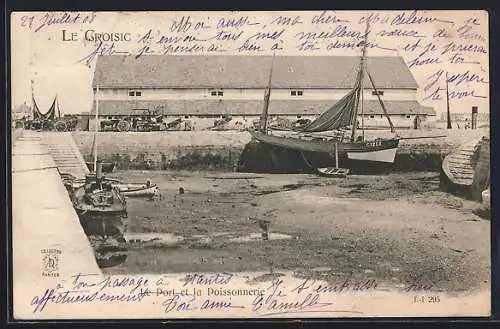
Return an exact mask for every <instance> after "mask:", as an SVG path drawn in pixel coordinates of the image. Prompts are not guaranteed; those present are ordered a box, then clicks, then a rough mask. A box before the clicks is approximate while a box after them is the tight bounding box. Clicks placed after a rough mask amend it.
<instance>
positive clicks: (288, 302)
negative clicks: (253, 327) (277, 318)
mask: <svg viewBox="0 0 500 329" xmlns="http://www.w3.org/2000/svg"><path fill="white" fill-rule="evenodd" d="M283 289H284V288H283V281H282V280H281V279H276V280H274V281H273V282H272V283H271V285H270V287H269V288H268V289H267V293H266V294H263V295H259V296H257V297H256V298H255V299H254V300H253V302H252V311H253V312H257V313H259V314H260V315H261V316H272V315H278V314H293V313H308V312H332V310H331V309H328V308H326V307H327V306H332V305H333V303H324V302H321V301H320V294H319V293H309V294H303V295H299V294H292V295H290V296H288V295H286V294H285V293H284V290H283Z"/></svg>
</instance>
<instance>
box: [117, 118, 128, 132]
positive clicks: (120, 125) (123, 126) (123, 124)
mask: <svg viewBox="0 0 500 329" xmlns="http://www.w3.org/2000/svg"><path fill="white" fill-rule="evenodd" d="M116 128H118V131H129V130H130V123H128V122H127V121H125V120H120V122H118V124H117V126H116Z"/></svg>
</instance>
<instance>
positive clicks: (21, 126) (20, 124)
mask: <svg viewBox="0 0 500 329" xmlns="http://www.w3.org/2000/svg"><path fill="white" fill-rule="evenodd" d="M15 127H16V128H22V129H24V122H22V121H16V125H15Z"/></svg>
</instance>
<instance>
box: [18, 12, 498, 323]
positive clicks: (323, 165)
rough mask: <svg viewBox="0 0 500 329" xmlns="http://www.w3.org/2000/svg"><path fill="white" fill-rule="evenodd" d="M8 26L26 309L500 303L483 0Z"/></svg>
mask: <svg viewBox="0 0 500 329" xmlns="http://www.w3.org/2000/svg"><path fill="white" fill-rule="evenodd" d="M10 26H11V71H12V75H11V87H12V88H11V90H12V95H11V96H12V98H11V100H12V107H11V111H12V129H11V131H12V220H11V227H12V230H11V234H12V241H13V246H12V255H11V256H12V259H13V276H12V289H13V317H14V319H16V320H41V319H52V320H62V319H139V318H144V319H178V318H189V319H192V318H313V317H321V318H325V317H326V318H329V317H331V318H338V317H346V318H360V317H361V318H362V317H448V316H459V317H472V316H489V315H490V306H491V296H490V295H491V290H490V286H491V275H490V268H491V264H490V175H489V173H490V162H489V161H490V139H489V129H490V128H489V127H490V123H489V120H490V119H489V113H490V109H489V67H488V58H489V48H488V44H489V36H488V13H487V12H486V11H417V10H408V11H333V10H324V11H283V12H278V11H276V12H259V11H247V12H235V11H226V12H224V11H217V12H215V11H214V12H201V11H200V12H194V11H193V12H173V11H172V12H14V13H12V14H11V16H10Z"/></svg>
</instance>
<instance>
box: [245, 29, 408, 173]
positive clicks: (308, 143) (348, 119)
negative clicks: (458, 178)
mask: <svg viewBox="0 0 500 329" xmlns="http://www.w3.org/2000/svg"><path fill="white" fill-rule="evenodd" d="M365 35H368V26H367V32H366V34H365ZM365 56H366V40H365V46H364V47H363V50H362V55H361V58H360V62H359V71H358V74H357V77H356V80H355V83H354V86H353V88H352V90H351V91H350V92H349V93H347V94H346V95H345V96H344V97H343V98H342V99H340V100H339V101H338V102H337V103H335V104H334V105H333V106H332V107H331V108H330V109H328V110H327V111H325V112H324V113H323V114H321V115H320V116H319V117H318V118H317V119H315V120H314V121H312V122H310V123H309V124H307V125H305V126H304V127H302V129H301V130H300V131H299V132H294V133H292V134H290V135H287V136H280V135H273V134H272V131H269V130H268V128H267V126H266V121H267V117H268V108H269V99H270V95H271V92H270V89H271V88H270V85H271V77H272V69H271V74H270V77H269V85H268V87H267V89H266V92H265V97H264V109H263V111H262V116H261V124H260V129H258V130H251V131H250V133H251V135H252V137H253V138H254V139H256V140H257V141H259V142H261V143H264V144H268V145H271V146H274V147H278V148H283V149H287V150H295V151H299V152H300V153H301V155H302V157H303V158H304V159H305V156H304V152H305V153H308V154H311V155H327V156H329V157H330V160H331V157H332V156H333V155H334V154H335V153H337V154H338V157H346V158H347V159H351V160H361V161H374V162H385V163H393V162H394V159H395V156H396V152H397V149H398V146H399V141H400V138H399V137H396V138H389V139H383V138H378V139H375V140H371V141H366V140H365V136H364V122H363V119H362V127H361V128H362V135H361V136H357V134H356V133H357V129H358V127H357V116H358V112H360V111H361V115H362V117H363V114H364V113H363V89H364V86H363V82H364V79H365V75H367V76H368V78H369V81H370V84H371V86H372V87H373V90H374V93H375V94H376V95H377V97H378V100H379V103H380V106H381V107H382V110H383V112H384V115H385V116H386V118H387V120H388V121H389V125H390V128H391V132H395V129H394V125H393V123H392V121H391V118H390V117H389V115H388V113H387V110H386V108H385V105H384V102H383V101H382V99H381V97H380V93H379V92H378V90H377V87H376V86H375V82H374V79H373V77H372V75H371V74H370V72H369V71H368V70H367V69H366V67H365ZM273 61H274V57H273ZM349 130H350V136H349V135H348V134H347V133H348V132H349ZM346 135H347V136H346ZM335 151H336V152H335ZM305 160H306V159H305ZM306 162H307V161H306Z"/></svg>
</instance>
